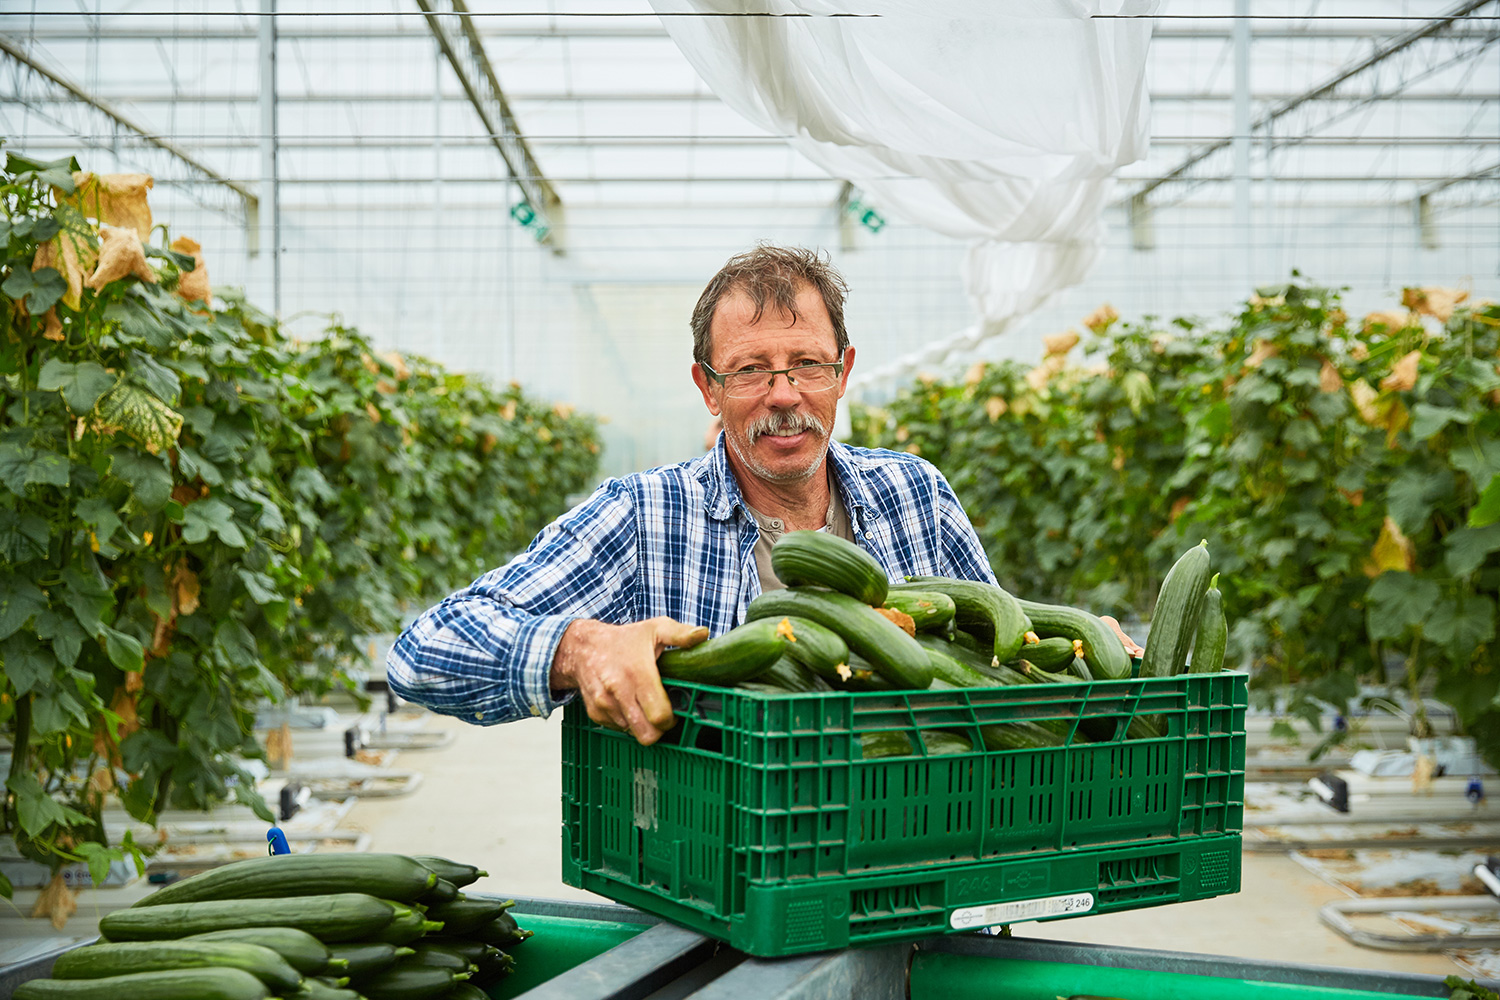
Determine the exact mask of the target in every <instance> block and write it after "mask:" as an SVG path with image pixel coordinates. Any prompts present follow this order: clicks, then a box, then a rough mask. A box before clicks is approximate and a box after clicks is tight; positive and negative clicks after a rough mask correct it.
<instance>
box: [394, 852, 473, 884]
mask: <svg viewBox="0 0 1500 1000" xmlns="http://www.w3.org/2000/svg"><path fill="white" fill-rule="evenodd" d="M412 860H413V861H416V862H418V863H419V864H421V865H422V866H423V867H425V868H427V869H429V870H431V871H433V872H436V873H437V877H438V878H441V879H447V880H448V881H449V882H452V883H453V884H454V885H456V886H458V887H459V888H460V889H462V888H463V887H464V886H466V885H469V884H471V883H473V882H477V881H479V880H480V879H482V878H484V877H485V876H487V875H489V872H487V871H485V870H484V869H482V868H475V867H474V866H473V865H466V864H461V863H459V862H457V861H449V860H448V859H447V858H440V857H438V856H437V855H435V854H414V855H412Z"/></svg>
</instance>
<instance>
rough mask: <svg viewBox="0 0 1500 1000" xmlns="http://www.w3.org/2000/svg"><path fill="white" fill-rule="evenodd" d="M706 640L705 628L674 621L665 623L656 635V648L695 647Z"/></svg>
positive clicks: (706, 629)
mask: <svg viewBox="0 0 1500 1000" xmlns="http://www.w3.org/2000/svg"><path fill="white" fill-rule="evenodd" d="M707 638H708V628H707V626H704V625H684V624H683V623H682V622H675V621H667V622H666V623H664V625H663V627H662V628H661V629H660V630H658V631H657V633H656V643H657V645H658V646H677V647H678V648H680V649H686V648H687V647H689V646H696V645H698V643H700V642H702V641H703V640H704V639H707Z"/></svg>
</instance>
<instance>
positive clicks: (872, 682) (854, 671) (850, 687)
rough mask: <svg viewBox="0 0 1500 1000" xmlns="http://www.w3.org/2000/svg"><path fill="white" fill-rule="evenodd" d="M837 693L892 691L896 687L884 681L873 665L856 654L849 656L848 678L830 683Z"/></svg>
mask: <svg viewBox="0 0 1500 1000" xmlns="http://www.w3.org/2000/svg"><path fill="white" fill-rule="evenodd" d="M832 683H833V686H834V688H835V689H836V690H839V691H894V690H896V685H894V684H892V683H891V682H890V681H888V680H886V679H885V677H884V676H883V675H882V674H881V673H880V671H878V670H876V669H875V664H873V663H871V662H870V661H869V660H867V659H865V658H864V657H863V656H860V655H859V654H858V653H850V654H849V678H848V680H839V681H834V682H832Z"/></svg>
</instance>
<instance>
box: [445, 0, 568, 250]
mask: <svg viewBox="0 0 1500 1000" xmlns="http://www.w3.org/2000/svg"><path fill="white" fill-rule="evenodd" d="M417 6H419V7H421V8H422V14H423V16H424V17H426V19H427V26H428V27H429V28H430V29H432V35H433V37H434V38H436V39H437V43H438V46H439V47H440V48H441V49H442V50H443V55H445V56H446V57H447V58H448V63H449V64H450V65H451V66H452V67H453V72H454V73H455V74H456V75H457V76H458V82H459V83H460V84H462V85H463V88H464V92H465V93H466V94H468V95H469V101H470V103H472V104H473V105H474V111H475V113H476V114H478V115H479V120H480V121H481V122H483V123H484V127H485V129H486V130H487V131H488V132H489V136H490V140H491V141H492V142H493V143H494V144H495V148H496V149H497V150H499V152H500V157H501V159H503V160H504V161H505V166H506V167H507V168H508V169H509V170H510V175H511V177H512V178H514V179H515V181H516V183H517V184H518V185H519V186H520V188H521V192H522V193H523V194H524V195H525V196H526V201H527V203H528V204H530V206H531V210H532V211H533V212H535V213H536V216H537V218H538V219H539V220H540V222H541V224H542V225H543V226H545V227H546V232H545V233H543V234H542V235H541V240H542V242H544V243H546V244H548V245H549V246H551V248H552V250H553V252H554V253H561V252H562V234H561V232H560V230H561V226H562V199H560V198H559V197H558V196H557V192H556V191H555V190H553V188H552V185H551V184H549V183H547V178H546V177H545V176H543V174H542V168H541V166H540V165H538V164H537V162H536V159H535V157H533V156H532V155H531V149H530V147H528V146H527V145H526V139H525V137H524V136H522V134H521V126H520V125H519V124H518V123H517V122H516V118H515V115H514V114H512V113H511V110H510V104H509V103H508V102H507V101H506V100H505V92H504V91H502V90H501V89H500V80H499V78H498V77H496V76H495V69H494V67H493V66H491V65H490V60H489V57H488V56H487V55H485V52H484V42H483V41H482V40H481V39H480V37H479V33H478V32H477V31H476V30H475V28H474V21H473V19H472V18H471V17H470V16H469V8H468V5H467V4H465V3H464V0H417Z"/></svg>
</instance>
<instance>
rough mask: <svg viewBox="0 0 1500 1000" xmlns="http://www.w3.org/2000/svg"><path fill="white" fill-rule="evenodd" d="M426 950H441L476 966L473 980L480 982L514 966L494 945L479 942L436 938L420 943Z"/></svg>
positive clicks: (508, 957) (512, 960) (512, 961)
mask: <svg viewBox="0 0 1500 1000" xmlns="http://www.w3.org/2000/svg"><path fill="white" fill-rule="evenodd" d="M422 943H423V945H424V946H426V947H428V948H441V949H443V950H444V951H447V952H450V953H451V954H454V955H458V956H459V957H460V958H462V959H464V961H466V962H468V963H469V964H470V965H473V966H476V967H477V968H478V969H479V971H478V972H476V973H474V978H475V979H476V980H478V981H480V982H484V981H486V980H488V979H489V978H490V977H491V976H496V975H500V974H502V973H506V972H509V971H510V970H511V968H512V966H514V965H515V959H513V958H511V957H510V956H509V955H507V954H506V953H505V952H503V951H501V950H500V949H499V948H496V947H495V946H494V945H488V944H483V943H481V942H479V941H465V940H463V939H461V938H438V939H436V940H432V941H424V942H422Z"/></svg>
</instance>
